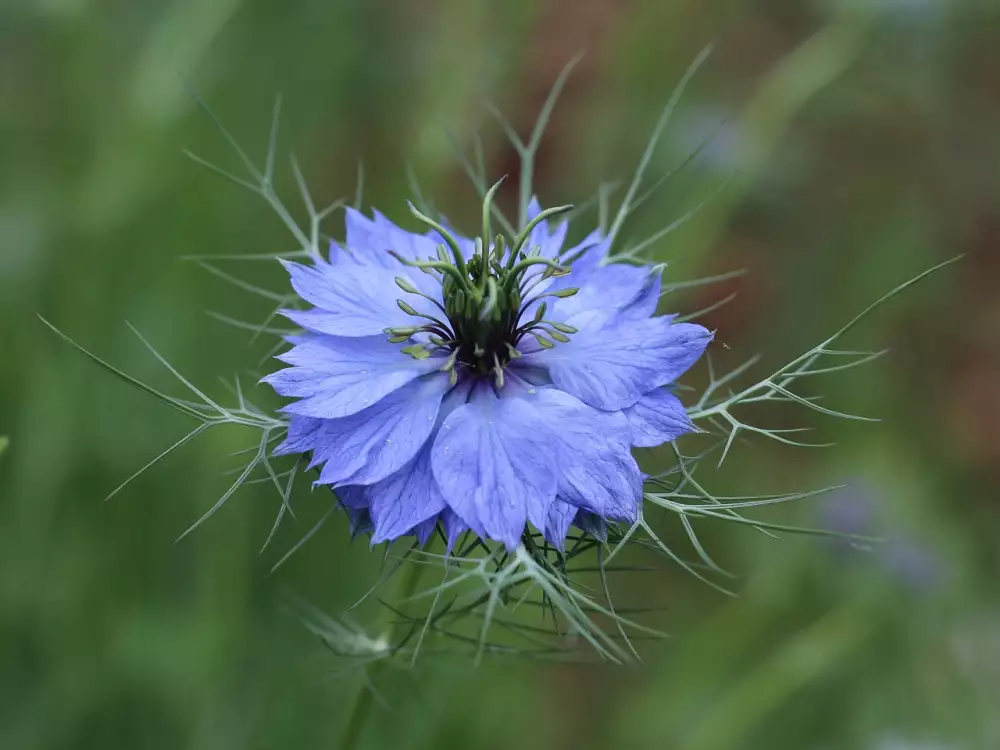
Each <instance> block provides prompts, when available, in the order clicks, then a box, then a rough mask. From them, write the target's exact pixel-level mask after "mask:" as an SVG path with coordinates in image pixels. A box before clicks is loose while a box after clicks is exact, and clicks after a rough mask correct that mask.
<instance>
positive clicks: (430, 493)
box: [365, 450, 445, 544]
mask: <svg viewBox="0 0 1000 750" xmlns="http://www.w3.org/2000/svg"><path fill="white" fill-rule="evenodd" d="M365 494H366V495H367V497H368V503H369V512H370V513H371V516H372V522H373V523H374V524H375V533H374V534H372V544H381V543H382V542H386V541H392V540H393V539H396V538H398V537H401V536H404V535H405V534H408V533H410V532H411V531H412V530H413V529H414V527H416V526H419V525H420V524H422V523H424V522H426V521H428V520H429V519H436V518H437V515H438V514H439V513H440V512H441V511H442V510H444V507H445V502H444V497H443V496H442V495H441V492H440V490H438V486H437V482H435V481H434V475H433V473H432V472H431V461H430V451H429V450H423V451H421V452H420V454H419V455H418V456H417V457H416V458H415V459H413V460H412V461H411V462H410V463H409V464H407V465H406V466H405V467H404V468H403V469H401V470H400V471H397V472H396V473H395V474H393V475H392V476H390V477H388V478H387V479H384V480H382V481H381V482H378V483H376V484H373V485H371V486H369V487H367V488H366V490H365ZM432 530H433V527H432Z"/></svg>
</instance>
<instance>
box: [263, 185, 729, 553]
mask: <svg viewBox="0 0 1000 750" xmlns="http://www.w3.org/2000/svg"><path fill="white" fill-rule="evenodd" d="M487 208H488V207H487ZM559 210H560V209H551V210H549V211H545V212H541V211H540V209H539V207H538V204H537V203H536V202H533V203H532V206H531V210H530V211H529V219H530V220H529V222H528V224H527V226H526V227H525V229H524V230H522V232H521V233H520V234H519V235H518V237H515V238H513V239H506V238H504V237H502V236H497V237H495V238H493V239H491V240H489V241H483V240H482V239H480V240H476V241H472V240H469V239H467V238H463V237H459V236H456V235H454V234H453V233H452V232H451V231H450V230H448V229H446V228H445V227H443V226H440V225H439V224H436V223H435V222H433V221H432V220H430V219H427V218H426V217H424V216H422V215H421V214H419V213H418V212H416V211H415V210H414V213H415V215H416V216H417V217H418V218H420V219H422V220H423V221H424V222H426V223H427V224H428V225H429V226H430V227H432V229H431V231H429V232H428V233H426V234H415V233H411V232H408V231H406V230H403V229H401V228H399V227H398V226H396V225H395V224H393V223H392V222H390V221H389V220H388V219H386V218H385V217H384V216H382V215H381V214H379V213H378V212H375V213H374V218H373V219H369V218H367V217H366V216H364V215H362V214H361V213H359V212H357V211H353V210H348V212H347V232H346V241H345V243H344V245H343V246H342V247H340V246H338V245H336V244H332V245H331V249H330V258H329V260H323V259H321V258H317V259H315V262H314V263H313V264H312V265H301V264H296V263H286V267H287V269H288V271H289V273H290V275H291V281H292V286H293V287H294V289H295V291H296V292H297V293H298V295H299V296H300V297H301V298H302V299H303V300H305V301H306V302H308V303H310V304H312V305H313V308H312V309H309V310H286V311H284V314H285V315H286V316H287V317H288V318H289V319H291V320H292V321H294V322H295V323H296V324H298V325H299V326H301V327H302V328H303V329H304V331H305V332H304V333H303V334H302V335H299V336H294V337H290V338H289V340H290V342H291V343H292V344H293V345H294V346H293V347H292V348H291V349H290V350H289V351H287V352H285V353H284V354H283V355H281V356H280V357H279V359H281V360H282V361H283V362H285V363H287V364H288V365H290V367H288V368H287V369H283V370H280V371H278V372H276V373H274V374H272V375H270V376H268V377H267V378H265V380H267V382H269V383H270V384H271V385H272V386H273V388H274V389H275V390H276V391H277V392H278V393H279V394H281V395H282V396H287V397H292V398H294V399H296V400H295V401H294V402H293V403H291V404H289V405H287V406H286V407H285V411H286V412H288V413H289V414H290V415H291V419H290V425H289V430H288V435H287V439H286V440H285V441H284V443H283V444H282V445H281V446H280V447H279V448H278V452H279V453H283V454H298V453H310V454H311V462H310V467H311V468H318V469H319V478H318V480H317V483H318V484H323V485H329V486H331V487H332V488H334V489H335V490H336V494H337V496H338V497H339V499H340V501H341V502H342V503H343V505H344V506H345V507H346V508H347V509H348V511H349V513H350V515H351V517H352V521H353V522H354V524H355V527H356V528H359V529H363V530H370V532H371V534H372V542H373V543H379V542H383V541H391V540H393V539H396V538H398V537H400V536H404V535H409V534H415V535H416V536H417V537H418V538H419V539H420V541H425V540H426V539H427V537H429V535H430V534H431V533H433V531H434V530H435V528H437V525H438V523H440V524H441V528H442V531H443V533H444V534H445V536H446V537H447V538H448V540H449V542H450V543H451V542H454V540H455V538H456V537H457V535H459V534H460V533H462V532H464V531H466V530H468V529H471V530H472V531H473V532H475V534H477V535H478V536H479V537H481V538H484V539H491V540H495V541H498V542H502V543H503V544H505V545H506V546H507V547H508V548H511V549H513V548H515V547H517V546H518V544H520V541H521V537H522V534H523V533H524V531H525V527H526V524H529V523H530V524H531V525H533V526H534V527H535V528H536V529H538V530H539V531H540V532H542V533H543V534H544V535H545V538H546V539H548V540H549V541H550V542H551V543H552V544H555V545H557V546H559V547H562V545H563V543H564V541H565V538H566V535H567V533H568V531H569V527H570V525H572V524H575V525H576V526H578V527H579V528H581V529H583V530H584V531H585V532H586V533H590V534H593V535H597V536H599V535H601V534H602V533H604V531H603V529H604V524H605V522H607V521H632V520H634V519H635V518H636V517H637V513H638V508H639V503H640V502H641V498H642V475H641V474H640V472H639V467H638V466H637V464H636V462H635V460H634V458H633V457H632V453H631V449H632V447H633V446H655V445H659V444H661V443H664V442H667V441H671V440H674V439H675V438H677V437H678V436H680V435H682V434H684V433H686V432H690V431H691V430H693V429H694V427H693V425H692V424H691V422H690V420H689V419H688V417H687V413H686V411H685V409H684V407H683V405H682V404H681V402H680V401H679V400H678V399H677V397H676V396H675V395H674V394H673V393H672V392H671V391H670V390H668V388H667V386H669V385H670V384H671V383H672V382H673V381H674V380H675V379H676V378H677V377H678V376H680V375H681V374H682V373H684V372H685V371H686V370H687V369H688V368H689V367H691V365H692V364H694V362H695V361H696V360H697V359H698V358H699V357H700V356H701V354H702V352H703V351H704V350H705V347H706V346H707V345H708V342H709V341H710V340H711V338H712V336H711V334H710V333H709V332H708V331H707V330H706V329H704V328H703V327H701V326H699V325H694V324H690V323H673V322H672V317H673V316H661V317H653V314H654V312H655V310H656V307H657V303H658V300H659V296H660V269H655V268H651V267H647V266H635V265H630V264H622V263H613V262H609V257H608V251H609V246H610V243H609V242H608V240H607V239H606V238H604V237H602V236H601V235H600V233H598V232H594V233H592V234H590V235H589V236H588V237H587V238H586V239H585V240H584V241H583V242H581V243H580V244H578V245H575V246H572V247H569V248H564V245H565V244H566V242H565V239H566V234H567V228H568V227H567V224H566V223H565V222H563V223H560V224H558V226H556V227H555V228H554V229H551V230H550V227H549V223H548V217H550V216H554V215H555V214H556V213H558V212H559ZM487 236H491V235H490V233H489V229H488V222H487V226H486V227H484V237H487ZM484 246H487V249H486V251H485V252H484V251H483V247H484Z"/></svg>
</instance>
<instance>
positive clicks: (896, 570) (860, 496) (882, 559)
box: [821, 479, 946, 594]
mask: <svg viewBox="0 0 1000 750" xmlns="http://www.w3.org/2000/svg"><path fill="white" fill-rule="evenodd" d="M882 494H883V493H882V492H881V491H880V490H878V489H877V488H875V487H873V486H871V485H870V484H868V483H867V482H866V481H865V480H864V479H858V480H857V481H855V482H852V483H851V484H849V485H848V486H846V487H845V488H844V489H842V490H840V491H839V492H835V493H832V494H831V495H830V496H829V498H828V499H827V501H826V503H825V504H824V505H823V506H822V507H821V515H822V518H823V525H824V527H825V528H828V529H831V530H833V531H838V532H841V533H844V534H859V535H864V536H876V537H882V536H885V535H886V533H887V532H891V538H890V539H888V540H887V541H885V542H883V543H880V544H877V545H875V546H874V547H873V548H872V550H871V552H873V555H872V558H871V559H872V560H873V561H874V562H875V563H876V565H877V566H878V567H879V568H881V569H882V571H883V572H884V573H886V574H887V575H888V576H889V578H890V580H892V581H893V583H895V584H896V585H898V586H901V587H902V588H904V589H906V590H907V591H910V592H911V593H915V594H918V593H930V592H933V591H935V590H937V589H938V588H939V587H940V584H941V583H942V580H943V579H944V577H945V573H946V570H945V562H944V560H943V559H942V558H941V557H940V556H939V555H938V554H937V553H936V552H935V551H934V550H933V549H932V548H930V547H929V546H927V545H926V544H924V543H923V542H922V541H921V540H920V539H918V538H917V537H915V536H913V535H911V534H908V533H906V532H905V531H903V530H902V529H900V528H895V527H897V526H898V524H895V523H892V522H891V520H887V519H885V518H883V517H881V515H882V514H879V513H876V509H877V508H882V509H885V508H887V507H891V506H890V505H889V504H888V503H886V502H883V499H884V498H883V497H881V495H882ZM883 513H884V510H883ZM832 546H833V549H834V550H835V551H836V553H837V554H839V555H845V556H848V555H849V556H853V555H854V553H856V552H857V548H856V546H855V545H853V544H852V543H850V542H848V541H845V540H838V539H835V540H832Z"/></svg>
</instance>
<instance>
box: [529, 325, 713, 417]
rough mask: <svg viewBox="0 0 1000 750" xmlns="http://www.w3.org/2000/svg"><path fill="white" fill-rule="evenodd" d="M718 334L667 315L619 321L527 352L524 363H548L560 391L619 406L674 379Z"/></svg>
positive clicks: (600, 405)
mask: <svg viewBox="0 0 1000 750" xmlns="http://www.w3.org/2000/svg"><path fill="white" fill-rule="evenodd" d="M711 339H712V334H711V333H709V332H708V331H707V330H705V329H704V328H702V327H701V326H699V325H695V324H693V323H678V324H676V325H671V324H670V319H669V318H666V317H659V318H647V319H644V320H619V321H618V322H617V323H615V324H612V325H609V326H607V327H605V328H601V329H597V330H582V331H580V332H579V333H576V334H573V336H572V337H571V338H570V341H569V343H567V344H559V345H557V346H555V347H554V348H552V349H542V350H539V351H535V352H531V353H529V354H525V355H524V357H522V358H521V359H520V360H518V363H519V364H522V363H523V365H528V366H532V365H534V366H540V367H545V368H547V369H548V371H549V376H550V377H551V378H552V382H553V383H555V385H556V387H558V388H559V389H560V390H563V391H566V392H567V393H571V394H573V395H574V396H576V397H577V398H579V399H580V400H582V401H584V402H585V403H587V404H590V405H591V406H595V407H597V408H599V409H605V410H607V411H617V410H619V409H624V408H626V407H628V406H632V404H634V403H635V402H636V401H638V400H639V399H640V398H641V397H642V396H643V395H644V394H646V393H649V392H650V391H652V390H653V389H655V388H658V387H660V386H661V385H666V384H667V383H671V382H673V381H674V380H675V379H676V378H677V377H679V376H680V375H681V374H683V373H684V372H685V371H686V370H687V369H688V368H689V367H691V365H693V364H694V363H695V361H697V359H698V358H699V357H700V356H701V354H702V352H703V351H704V350H705V347H706V346H708V342H709V341H711Z"/></svg>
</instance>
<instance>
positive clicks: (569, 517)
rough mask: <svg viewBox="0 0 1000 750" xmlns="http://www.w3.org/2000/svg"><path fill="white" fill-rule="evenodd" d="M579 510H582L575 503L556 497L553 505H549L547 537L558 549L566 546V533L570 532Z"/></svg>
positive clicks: (546, 527)
mask: <svg viewBox="0 0 1000 750" xmlns="http://www.w3.org/2000/svg"><path fill="white" fill-rule="evenodd" d="M578 512H580V511H579V508H577V507H576V506H575V505H571V504H570V503H567V502H566V501H565V500H563V499H562V498H560V497H558V496H557V497H556V499H555V500H554V501H553V502H552V505H550V506H549V515H548V518H547V519H546V523H545V527H544V532H545V538H546V539H547V540H548V542H549V544H551V545H552V546H554V547H555V548H556V549H560V550H561V549H564V548H565V545H566V534H568V533H569V527H570V525H571V524H572V523H573V519H574V518H576V514H577V513H578Z"/></svg>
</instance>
